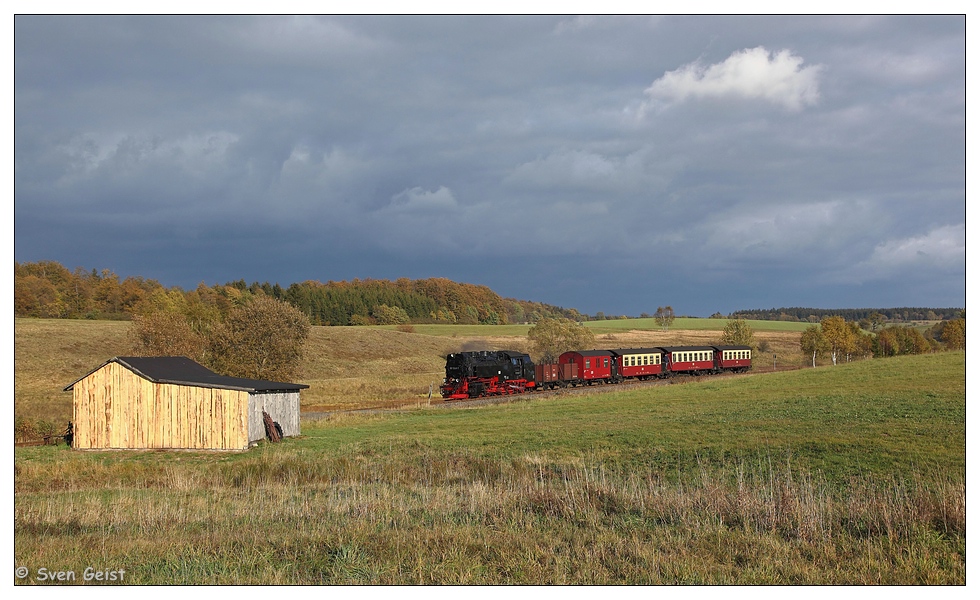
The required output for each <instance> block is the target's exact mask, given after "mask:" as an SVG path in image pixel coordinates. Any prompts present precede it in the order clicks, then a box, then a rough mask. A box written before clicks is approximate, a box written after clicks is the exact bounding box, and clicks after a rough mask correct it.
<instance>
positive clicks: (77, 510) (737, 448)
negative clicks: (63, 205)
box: [14, 330, 966, 585]
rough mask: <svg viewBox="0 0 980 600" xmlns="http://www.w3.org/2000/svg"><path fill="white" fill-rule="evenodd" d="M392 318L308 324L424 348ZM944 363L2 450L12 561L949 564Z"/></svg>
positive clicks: (401, 575)
mask: <svg viewBox="0 0 980 600" xmlns="http://www.w3.org/2000/svg"><path fill="white" fill-rule="evenodd" d="M345 331H346V330H345ZM331 333H335V332H331ZM362 333H363V332H362ZM393 333H394V332H377V331H376V332H374V333H370V334H369V335H371V336H375V337H372V338H361V337H357V338H344V337H336V336H335V335H331V336H329V340H323V339H321V340H320V341H319V342H318V343H320V344H323V346H322V349H323V350H324V351H326V350H330V352H331V353H333V354H335V355H337V356H338V357H343V356H346V355H344V354H343V353H344V352H349V353H351V354H350V356H349V357H348V358H338V360H348V359H350V357H352V356H354V354H356V352H357V350H356V349H354V348H350V347H348V344H350V343H352V342H355V341H356V343H361V344H363V343H376V344H379V346H378V347H383V348H392V349H393V350H392V351H391V352H392V354H393V355H397V357H402V358H397V359H396V361H397V360H406V359H405V358H403V357H404V356H407V355H409V354H411V352H410V348H411V347H412V346H414V345H415V344H416V343H419V344H432V345H431V346H424V347H425V348H426V352H433V353H434V352H436V351H437V350H438V351H440V352H441V351H442V349H440V348H441V347H440V346H439V345H438V341H437V338H435V337H432V336H429V337H425V336H422V337H412V336H409V335H407V334H405V335H406V337H404V338H393V337H388V336H389V335H391V334H393ZM358 335H360V334H358ZM398 339H402V340H404V342H402V343H403V344H404V345H403V346H399V345H398V343H399V342H398ZM372 340H373V341H372ZM426 340H428V341H426ZM99 360H104V359H102V358H100V359H99ZM411 364H412V363H407V362H406V363H402V366H403V367H404V366H411ZM334 367H335V365H332V364H331V365H319V366H317V367H316V368H317V369H319V370H322V371H323V372H325V373H327V372H329V373H333V372H332V371H328V369H330V368H334ZM418 367H419V368H425V365H418ZM965 368H966V366H965V355H964V353H963V352H948V353H939V354H933V355H922V356H908V357H896V358H890V359H882V360H872V361H862V362H857V363H851V364H846V365H841V366H838V367H826V368H819V369H803V370H796V371H791V372H779V373H758V374H756V375H751V376H745V377H731V378H714V379H712V378H706V379H703V380H699V381H692V382H689V383H687V384H684V385H667V386H656V387H650V388H643V389H632V390H623V391H619V390H618V389H617V390H616V391H612V392H606V393H602V394H595V395H579V394H566V395H562V394H558V395H555V396H548V397H543V398H540V399H537V400H535V401H532V402H518V403H513V404H506V405H499V406H487V407H481V408H476V409H467V410H452V411H445V410H435V409H428V410H411V411H400V412H396V413H385V414H373V415H360V416H351V415H342V416H336V417H333V418H330V419H324V420H321V421H317V422H311V421H305V422H304V425H303V432H304V436H303V437H302V438H298V439H289V440H286V441H285V442H284V443H281V444H263V445H260V446H259V447H258V448H256V449H254V450H252V451H249V452H246V453H240V454H223V453H192V452H190V453H167V452H102V453H99V452H93V453H83V452H73V451H70V450H68V449H67V448H64V447H36V448H18V449H17V450H16V452H15V465H14V469H15V481H14V487H15V490H14V491H15V523H14V546H15V548H14V552H15V558H16V564H17V565H25V566H27V567H28V568H31V569H35V570H36V569H37V568H38V567H39V566H44V567H46V568H49V569H63V570H75V571H77V572H78V573H81V572H82V570H83V569H84V568H85V567H86V566H89V565H93V564H94V565H100V566H105V567H106V568H117V569H118V568H123V569H126V571H127V575H126V577H127V579H126V581H125V583H129V584H417V583H425V584H487V583H514V584H532V585H534V584H546V583H554V584H622V583H628V584H771V583H779V584H815V585H821V584H842V585H848V584H893V585H908V584H945V585H963V584H965V581H966V571H965V565H966V562H965V555H966V498H965V495H966V474H965V461H966V456H965V443H966V442H965V435H966V425H965V413H966V401H965V393H966V392H965ZM340 370H341V371H343V367H340ZM25 582H26V583H30V582H31V580H30V579H27V580H26V581H22V582H21V583H25Z"/></svg>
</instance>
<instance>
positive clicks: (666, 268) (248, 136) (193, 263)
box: [15, 16, 966, 314]
mask: <svg viewBox="0 0 980 600" xmlns="http://www.w3.org/2000/svg"><path fill="white" fill-rule="evenodd" d="M964 72H965V22H964V19H963V18H962V17H896V18H867V17H836V18H823V17H819V18H817V17H779V18H776V17H686V18H681V17H665V18H647V17H618V18H612V17H609V18H606V17H579V18H564V17H467V18H463V17H459V18H457V17H336V18H313V17H74V18H68V17H47V16H37V17H17V18H16V19H15V109H16V115H15V136H16V137H15V152H16V156H15V184H16V198H15V201H16V204H15V225H16V238H15V258H16V259H17V260H20V261H30V260H42V259H52V260H59V261H61V262H63V263H65V264H66V265H67V266H69V267H70V268H74V267H75V266H84V267H86V268H92V267H95V268H103V267H108V268H113V269H115V270H117V271H120V272H122V274H124V275H125V274H137V275H143V276H148V277H158V278H160V279H161V281H163V282H164V283H165V284H176V285H183V286H193V285H196V284H197V283H198V282H200V281H202V280H204V281H207V282H209V283H217V282H224V281H226V280H231V279H238V278H240V277H244V278H246V279H249V280H253V279H257V280H260V281H261V280H266V279H268V280H270V281H280V282H282V283H289V282H292V281H300V280H303V279H320V280H324V281H325V280H328V279H334V280H337V279H347V278H353V277H399V276H406V277H430V276H445V277H451V278H453V279H457V280H461V281H467V282H473V283H486V284H488V285H491V286H492V287H494V289H496V290H497V291H499V292H501V293H503V294H505V295H510V296H517V297H521V298H528V299H535V300H542V301H546V302H550V303H554V304H562V305H566V306H575V307H577V308H580V309H582V310H585V311H588V312H595V311H598V310H602V311H605V312H607V313H629V314H639V313H640V312H644V311H646V312H652V310H655V309H656V306H657V305H658V304H660V305H662V304H665V303H670V304H672V305H673V306H675V308H678V310H680V311H681V312H690V313H692V314H710V313H711V312H714V311H716V310H719V311H722V312H726V311H729V310H734V309H737V308H747V307H752V306H765V307H769V306H780V305H800V304H804V305H821V306H827V307H831V306H835V307H836V306H840V307H847V306H857V305H874V306H881V307H885V306H897V305H923V304H930V305H944V306H945V305H962V304H963V302H964V300H963V296H964V293H965V291H964V290H965V249H964V248H965V235H966V233H965V139H966V138H965V76H964ZM570 271H571V272H570Z"/></svg>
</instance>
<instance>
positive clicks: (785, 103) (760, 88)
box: [646, 46, 823, 111]
mask: <svg viewBox="0 0 980 600" xmlns="http://www.w3.org/2000/svg"><path fill="white" fill-rule="evenodd" d="M802 64H803V59H802V58H800V57H799V56H796V55H794V54H793V53H792V52H790V51H789V50H780V51H779V52H776V53H772V52H770V51H768V50H766V49H765V48H763V47H762V46H760V47H758V48H751V49H745V50H741V51H738V52H735V53H734V54H732V55H731V56H729V57H728V58H727V59H726V60H725V61H724V62H720V63H716V64H713V65H708V66H704V65H703V64H701V62H700V61H695V62H693V63H690V64H687V65H684V66H683V67H681V68H679V69H676V70H674V71H668V72H667V73H664V76H663V77H661V78H660V79H658V80H656V81H654V82H653V84H652V85H651V86H650V87H648V88H647V89H646V94H647V95H648V96H650V98H651V99H652V100H653V101H664V102H667V103H676V102H682V101H684V100H687V99H688V98H747V99H758V100H765V101H767V102H771V103H773V104H777V105H780V106H782V107H784V108H786V109H787V110H792V111H798V110H802V108H803V107H804V106H806V105H810V104H815V103H816V102H817V100H818V99H819V97H820V90H819V82H818V77H819V75H820V72H821V71H822V70H823V67H822V66H820V65H811V66H808V67H803V66H802Z"/></svg>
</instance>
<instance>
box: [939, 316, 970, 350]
mask: <svg viewBox="0 0 980 600" xmlns="http://www.w3.org/2000/svg"><path fill="white" fill-rule="evenodd" d="M939 338H940V339H941V340H942V341H943V343H944V344H946V349H947V350H966V319H952V320H950V321H945V322H944V323H943V328H942V333H940V334H939Z"/></svg>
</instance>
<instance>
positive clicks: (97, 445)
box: [65, 356, 310, 450]
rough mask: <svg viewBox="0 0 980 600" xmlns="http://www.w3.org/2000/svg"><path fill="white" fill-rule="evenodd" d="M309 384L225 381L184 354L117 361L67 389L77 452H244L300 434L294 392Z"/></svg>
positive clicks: (246, 380) (297, 403)
mask: <svg viewBox="0 0 980 600" xmlns="http://www.w3.org/2000/svg"><path fill="white" fill-rule="evenodd" d="M308 387H310V386H308V385H303V384H297V383H281V382H276V381H263V380H258V379H244V378H241V377H226V376H223V375H218V374H217V373H215V372H213V371H211V370H209V369H207V368H206V367H204V366H202V365H200V364H198V363H196V362H194V361H193V360H191V359H189V358H185V357H183V356H157V357H128V356H117V357H115V358H112V359H110V360H108V361H106V362H105V363H104V364H103V365H102V366H100V367H98V368H97V369H95V370H93V371H92V372H90V373H89V374H88V375H86V376H84V377H82V378H81V379H78V380H77V381H75V382H74V383H72V384H71V385H69V386H67V387H66V388H65V391H66V392H67V391H71V392H72V393H73V398H74V401H73V410H72V413H73V419H72V422H73V423H74V440H73V442H72V446H73V447H74V448H79V449H111V448H128V449H145V448H169V449H194V450H245V449H247V448H248V447H249V444H250V443H252V442H256V441H258V440H261V439H263V438H264V437H265V436H266V428H265V422H264V420H263V414H262V413H263V412H266V413H268V414H269V416H270V417H272V420H273V421H275V422H277V423H278V424H279V425H280V427H281V429H282V435H283V437H289V436H295V435H299V432H300V428H299V392H300V390H301V389H304V388H308Z"/></svg>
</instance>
